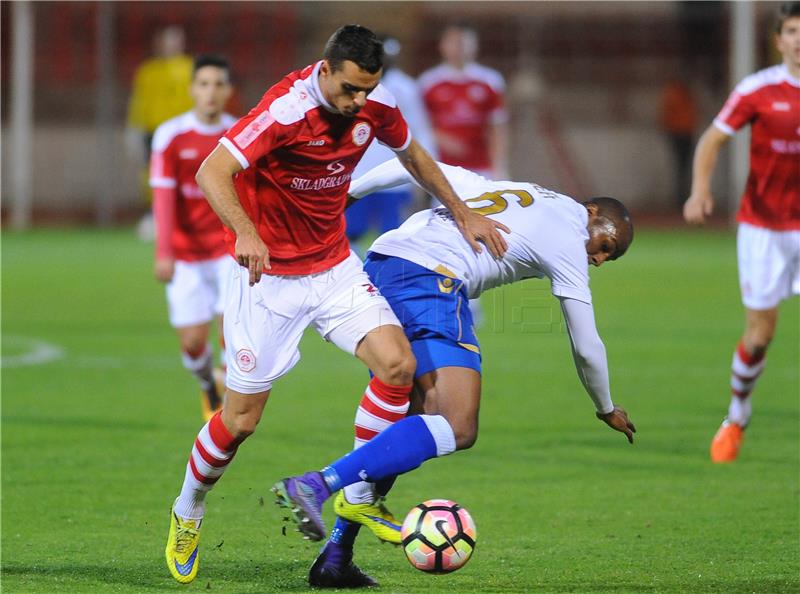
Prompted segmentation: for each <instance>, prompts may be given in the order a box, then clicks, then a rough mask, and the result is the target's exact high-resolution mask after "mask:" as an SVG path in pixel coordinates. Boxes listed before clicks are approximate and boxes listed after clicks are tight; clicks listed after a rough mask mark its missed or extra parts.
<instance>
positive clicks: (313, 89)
mask: <svg viewBox="0 0 800 594" xmlns="http://www.w3.org/2000/svg"><path fill="white" fill-rule="evenodd" d="M320 68H322V60H320V61H319V62H317V64H316V65H315V66H314V70H312V71H311V76H310V77H309V79H310V84H309V89H308V90H309V92H310V93H311V96H312V97H314V99H315V100H316V101H317V102H318V103H319V104H320V105H321V106H322V107H324V108H325V109H327V110H328V111H329V112H331V113H337V114H338V113H339V112H338V111H336V109H334V107H333V105H331V104H330V103H328V102H327V100H326V99H325V95H323V94H322V89H321V88H320V86H319V69H320Z"/></svg>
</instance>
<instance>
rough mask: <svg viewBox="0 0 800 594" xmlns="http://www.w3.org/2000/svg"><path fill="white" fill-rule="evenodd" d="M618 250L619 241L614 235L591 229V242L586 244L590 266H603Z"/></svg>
mask: <svg viewBox="0 0 800 594" xmlns="http://www.w3.org/2000/svg"><path fill="white" fill-rule="evenodd" d="M616 249H617V240H616V239H615V238H614V236H613V235H611V234H609V233H607V232H604V231H600V230H597V229H596V230H594V232H593V231H592V230H591V229H590V231H589V241H588V242H587V243H586V253H587V254H588V258H589V264H591V265H592V266H602V265H603V262H605V261H607V260H608V259H609V258H610V257H611V255H612V254H613V253H614V251H615V250H616Z"/></svg>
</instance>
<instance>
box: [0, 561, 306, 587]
mask: <svg viewBox="0 0 800 594" xmlns="http://www.w3.org/2000/svg"><path fill="white" fill-rule="evenodd" d="M218 569H219V568H216V569H215V568H214V567H204V568H201V571H202V573H201V574H200V575H199V576H198V577H197V579H196V580H195V582H194V583H193V584H192V588H193V589H195V590H197V589H201V590H203V591H216V592H226V593H228V592H243V593H244V592H303V591H307V590H308V589H309V587H308V584H307V582H306V572H307V570H308V567H307V563H305V562H303V563H298V562H286V561H281V562H273V563H259V564H252V565H251V564H232V563H227V564H225V567H224V571H218ZM0 578H2V582H3V591H6V592H42V593H45V592H48V593H49V592H59V591H60V592H112V591H113V592H136V593H138V592H171V591H176V590H180V589H183V588H186V585H184V584H179V583H178V582H175V581H173V579H172V578H171V577H170V576H169V575H168V572H167V569H166V567H164V566H159V567H158V568H154V567H151V566H141V567H130V566H127V567H126V566H115V565H96V564H80V563H74V564H69V565H47V566H45V565H16V564H13V563H5V564H4V566H3V568H2V570H0Z"/></svg>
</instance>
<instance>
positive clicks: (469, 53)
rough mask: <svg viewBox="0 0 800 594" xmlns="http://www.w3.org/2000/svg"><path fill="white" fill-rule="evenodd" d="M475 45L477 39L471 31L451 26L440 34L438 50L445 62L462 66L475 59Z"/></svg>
mask: <svg viewBox="0 0 800 594" xmlns="http://www.w3.org/2000/svg"><path fill="white" fill-rule="evenodd" d="M477 46H478V44H477V39H476V37H475V34H474V33H473V32H472V31H465V30H463V29H459V28H457V27H451V28H449V29H447V30H445V32H444V34H443V35H442V39H441V41H440V42H439V52H441V54H442V58H443V59H444V61H445V62H448V63H450V64H453V65H456V66H463V65H464V64H466V63H467V62H471V61H472V60H474V59H475V55H476V53H477V49H478V47H477Z"/></svg>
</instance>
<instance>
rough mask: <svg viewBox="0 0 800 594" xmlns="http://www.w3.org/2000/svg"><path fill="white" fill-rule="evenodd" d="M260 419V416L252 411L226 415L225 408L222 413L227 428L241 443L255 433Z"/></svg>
mask: <svg viewBox="0 0 800 594" xmlns="http://www.w3.org/2000/svg"><path fill="white" fill-rule="evenodd" d="M259 420H260V418H259V417H258V416H256V415H254V414H251V413H234V414H229V415H226V414H225V411H224V410H223V414H222V421H223V422H224V423H225V427H226V429H228V431H229V432H230V434H231V435H232V436H233V438H234V440H235V441H236V442H237V443H241V442H242V441H244V440H245V439H247V438H248V437H250V436H251V435H252V434H253V433H255V430H256V426H257V425H258V421H259Z"/></svg>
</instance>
